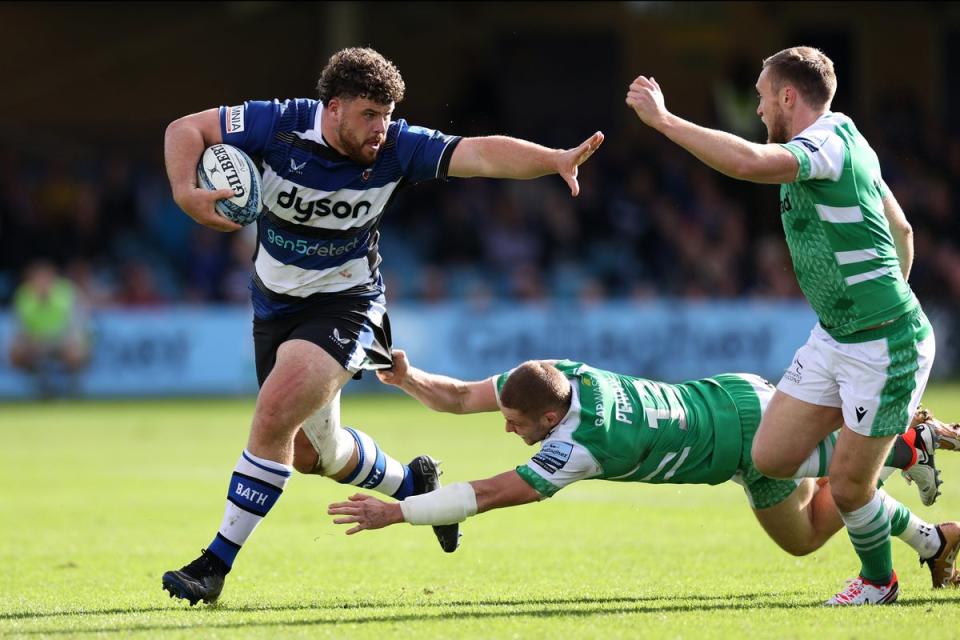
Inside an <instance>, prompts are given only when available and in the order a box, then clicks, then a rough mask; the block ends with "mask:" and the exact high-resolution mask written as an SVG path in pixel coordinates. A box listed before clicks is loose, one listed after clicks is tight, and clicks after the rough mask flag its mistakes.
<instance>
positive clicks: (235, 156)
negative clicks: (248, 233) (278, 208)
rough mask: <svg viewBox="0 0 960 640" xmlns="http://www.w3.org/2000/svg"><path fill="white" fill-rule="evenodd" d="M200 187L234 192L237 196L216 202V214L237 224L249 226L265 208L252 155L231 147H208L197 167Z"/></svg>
mask: <svg viewBox="0 0 960 640" xmlns="http://www.w3.org/2000/svg"><path fill="white" fill-rule="evenodd" d="M197 184H199V185H200V188H201V189H209V190H211V191H214V190H216V189H232V190H233V193H234V194H235V195H234V196H233V197H232V198H229V199H226V200H217V202H216V204H215V205H214V206H215V208H216V209H217V213H219V214H220V215H222V216H223V217H224V218H226V219H227V220H232V221H234V222H236V223H237V224H250V223H251V222H253V221H254V220H256V219H257V218H258V217H259V216H260V211H261V209H262V208H263V205H262V203H261V201H260V194H261V192H262V189H261V185H260V172H259V171H257V167H256V165H254V164H253V160H251V159H250V156H248V155H247V154H245V153H244V152H243V151H241V150H240V149H238V148H236V147H234V146H231V145H229V144H215V145H213V146H211V147H207V148H206V149H205V150H204V152H203V155H202V156H201V157H200V164H198V165H197Z"/></svg>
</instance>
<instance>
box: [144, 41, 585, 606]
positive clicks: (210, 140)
mask: <svg viewBox="0 0 960 640" xmlns="http://www.w3.org/2000/svg"><path fill="white" fill-rule="evenodd" d="M404 91H405V86H404V82H403V79H402V78H401V77H400V73H399V72H398V71H397V69H396V67H394V65H393V64H392V63H391V62H390V61H388V60H387V59H386V58H384V57H383V56H382V55H380V54H379V53H377V52H376V51H374V50H372V49H361V48H350V49H344V50H342V51H339V52H337V53H335V54H334V55H333V56H332V57H331V58H330V61H329V63H328V64H327V66H326V68H325V69H324V70H323V72H322V74H321V77H320V81H319V83H318V92H319V98H320V99H319V101H316V100H307V99H296V100H287V101H283V102H280V101H277V100H274V101H271V102H259V101H248V102H245V103H244V104H242V105H238V106H231V107H222V108H220V109H210V110H207V111H203V112H201V113H196V114H193V115H188V116H185V117H183V118H180V119H179V120H177V121H175V122H173V123H171V124H170V126H169V127H168V128H167V132H166V140H165V158H166V163H167V173H168V177H169V179H170V186H171V188H172V190H173V195H174V198H175V200H176V201H177V203H178V204H179V205H180V207H181V208H182V209H183V211H184V212H185V213H187V215H189V216H190V217H191V218H193V219H194V220H196V221H197V222H198V223H200V224H203V225H206V226H208V227H210V228H212V229H217V230H220V231H235V230H237V229H239V228H240V227H239V225H237V224H235V223H233V222H230V221H229V220H227V219H225V218H223V217H221V216H219V215H218V214H217V213H216V212H215V210H214V207H213V205H214V201H215V200H217V199H218V198H226V197H231V196H232V191H230V190H220V191H206V190H203V189H199V188H198V187H197V183H196V166H197V161H198V160H199V158H200V156H201V154H202V153H203V151H204V148H205V147H208V146H210V145H213V144H217V143H221V142H223V143H226V144H231V145H234V146H237V147H239V148H240V149H243V150H244V151H246V152H247V153H249V154H252V155H257V156H262V157H263V165H264V185H263V186H264V189H263V193H264V194H265V197H266V200H265V202H264V203H263V204H264V208H265V213H264V214H263V216H261V218H260V220H259V221H258V225H259V231H260V237H261V238H264V237H267V234H268V233H269V234H273V236H274V237H277V236H280V237H296V238H299V239H301V240H302V243H303V244H304V246H307V243H309V245H313V246H316V247H317V249H316V250H315V251H311V252H309V253H308V252H306V251H304V252H302V253H297V251H296V250H295V249H289V250H288V249H284V248H282V247H278V246H277V245H276V244H271V243H264V242H261V244H260V247H259V249H258V252H257V258H256V262H255V274H254V276H253V286H252V287H251V289H252V292H253V307H254V344H255V350H256V366H257V377H258V380H259V382H260V384H261V388H260V394H259V396H258V398H257V405H256V408H255V411H254V417H253V424H252V426H251V430H250V437H249V440H248V443H247V447H246V449H245V450H244V451H243V453H242V454H241V456H240V459H239V461H238V462H237V466H236V468H235V470H234V473H233V475H232V477H231V480H230V489H229V494H228V495H229V499H228V502H227V505H226V511H225V513H224V517H223V521H222V524H221V526H220V529H219V531H218V532H217V534H216V536H215V538H214V540H213V542H212V543H211V544H210V547H209V549H207V550H204V551H203V552H202V554H201V556H200V557H199V558H197V559H196V560H195V561H193V562H191V563H190V564H188V565H186V566H184V567H183V568H182V569H180V570H179V571H168V572H167V573H165V574H164V576H163V579H162V582H163V587H164V588H165V589H166V590H167V591H169V593H170V595H171V597H173V596H176V597H178V598H183V599H187V600H189V601H190V603H191V604H195V603H196V602H197V601H199V600H201V599H202V600H204V601H205V602H208V603H209V602H214V601H216V599H217V598H218V596H219V594H220V592H221V590H222V589H223V581H224V577H225V576H226V574H227V573H228V572H229V571H230V569H231V566H232V564H233V561H234V559H235V557H236V555H237V553H238V552H239V551H240V548H241V546H242V545H243V543H244V542H245V541H246V540H247V538H248V537H249V536H250V534H251V533H252V532H253V530H254V528H255V527H256V526H257V524H258V523H259V522H260V520H261V519H262V518H263V517H264V516H266V514H267V512H268V511H269V510H270V508H271V507H272V506H273V504H274V503H275V502H276V501H277V500H278V499H279V497H280V494H281V493H282V491H283V488H284V486H285V485H286V483H287V481H288V479H289V478H290V476H291V475H292V471H293V469H294V468H296V469H297V470H299V471H301V472H304V473H315V474H318V475H324V476H328V477H331V478H333V479H334V480H337V481H339V482H343V483H349V484H355V485H361V486H365V487H367V488H372V489H376V490H378V491H380V492H383V493H386V494H388V495H392V496H394V497H397V498H401V499H402V498H404V497H406V496H409V495H413V494H415V493H417V494H418V493H425V492H427V491H430V490H432V489H434V488H435V487H437V486H439V479H438V472H437V468H436V463H435V461H433V460H432V459H431V458H430V457H429V456H419V457H417V458H415V459H414V460H413V461H412V462H411V463H410V465H403V464H400V463H399V462H397V461H396V460H394V459H393V458H392V457H389V456H386V455H385V454H384V453H383V452H382V451H381V450H380V448H379V447H378V446H377V444H376V443H375V442H374V440H373V439H372V438H371V437H370V436H368V435H367V434H365V433H363V432H362V431H359V430H356V429H343V428H341V427H340V425H339V413H340V411H339V394H340V389H341V388H342V387H343V386H344V385H345V384H346V383H347V381H348V380H349V379H350V378H351V377H354V376H355V375H357V374H360V373H361V372H362V371H364V370H375V369H381V368H384V367H389V366H390V364H391V353H390V339H391V338H390V324H389V320H388V318H387V314H386V307H385V302H386V299H385V296H384V288H383V281H382V279H381V277H380V272H379V264H380V256H379V254H378V240H379V232H378V231H377V229H378V227H377V223H378V221H379V219H380V216H381V215H382V213H383V211H384V209H385V207H386V205H387V204H388V202H389V201H390V200H391V198H392V196H393V194H394V193H395V191H396V190H397V188H398V187H399V186H400V184H401V183H407V182H410V183H416V182H420V181H425V180H431V179H445V178H447V177H448V176H450V177H463V178H466V177H474V176H479V177H491V178H512V179H532V178H537V177H540V176H545V175H549V174H559V175H560V176H561V177H562V178H563V179H564V181H565V182H566V183H567V185H568V186H569V188H570V190H571V193H572V195H574V196H576V195H577V194H578V193H579V190H580V188H579V184H578V182H577V174H578V167H579V166H580V164H582V163H583V162H585V161H586V160H587V158H589V157H590V155H591V154H592V153H593V152H594V151H595V150H596V149H597V148H598V147H599V145H600V144H601V143H602V141H603V135H602V134H601V133H600V132H597V133H595V134H594V135H592V136H590V138H588V139H587V140H585V141H584V142H583V143H582V144H580V145H579V146H577V147H575V148H572V149H569V150H555V149H548V148H546V147H542V146H540V145H536V144H533V143H530V142H526V141H523V140H518V139H515V138H508V137H504V136H492V137H486V138H459V137H456V136H448V135H444V134H442V133H440V132H439V131H433V130H430V129H424V128H421V127H410V126H408V125H407V123H406V122H405V121H404V120H397V121H396V122H391V120H392V117H393V110H394V107H395V105H396V103H397V102H399V101H400V100H402V99H403V96H404ZM281 194H283V196H284V197H280V195H281ZM321 198H323V199H321ZM327 207H329V208H327ZM351 212H352V213H351ZM291 245H292V243H291ZM311 248H312V246H311ZM301 427H302V428H301ZM435 533H436V534H437V537H438V539H439V540H440V543H441V546H442V547H443V548H444V550H445V551H448V552H449V551H454V550H455V549H456V547H457V544H458V538H459V532H458V528H457V526H456V525H448V526H441V527H437V528H436V529H435Z"/></svg>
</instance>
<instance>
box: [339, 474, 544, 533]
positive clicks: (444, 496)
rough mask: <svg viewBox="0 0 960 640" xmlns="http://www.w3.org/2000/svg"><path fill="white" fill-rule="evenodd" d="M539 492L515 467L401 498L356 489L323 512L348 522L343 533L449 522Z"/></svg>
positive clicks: (519, 501) (522, 501)
mask: <svg viewBox="0 0 960 640" xmlns="http://www.w3.org/2000/svg"><path fill="white" fill-rule="evenodd" d="M540 498H541V496H540V494H539V493H537V491H536V490H535V489H534V488H533V487H531V486H530V485H529V484H527V483H526V482H525V481H524V480H523V478H521V477H520V474H518V473H517V472H516V471H507V472H504V473H501V474H500V475H497V476H494V477H492V478H488V479H486V480H474V481H473V482H458V483H456V484H451V485H448V486H446V487H442V488H440V489H437V490H436V491H432V492H430V493H424V494H422V495H419V496H411V497H409V498H407V499H406V500H403V501H402V502H394V503H388V502H384V501H383V500H380V499H378V498H374V497H373V496H368V495H365V494H362V493H357V494H354V495H352V496H350V499H349V501H348V502H337V503H334V504H331V505H330V506H329V507H328V508H327V514H328V515H331V516H342V517H339V518H335V519H334V521H333V522H334V524H352V525H355V526H354V527H353V528H351V529H349V530H347V535H353V534H354V533H357V532H360V531H364V530H365V529H382V528H383V527H388V526H390V525H392V524H399V523H401V522H409V523H410V524H429V525H440V524H453V523H454V522H463V521H464V520H466V519H467V518H469V517H470V516H472V515H475V514H477V513H483V512H485V511H490V510H491V509H498V508H500V507H512V506H516V505H521V504H527V503H529V502H536V501H537V500H539V499H540Z"/></svg>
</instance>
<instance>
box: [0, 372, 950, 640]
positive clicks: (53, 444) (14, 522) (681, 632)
mask: <svg viewBox="0 0 960 640" xmlns="http://www.w3.org/2000/svg"><path fill="white" fill-rule="evenodd" d="M926 403H927V405H928V406H930V407H931V408H932V409H934V410H935V411H936V412H937V414H938V415H940V416H941V417H944V418H950V417H952V418H953V419H958V418H960V386H957V385H950V386H948V385H939V386H934V387H933V388H931V389H930V390H929V392H928V394H927V398H926ZM252 409H253V401H252V400H251V399H245V400H203V401H201V400H184V401H162V402H133V401H131V402H111V403H108V402H84V403H67V402H63V403H53V404H46V405H38V404H21V405H6V406H2V407H0V636H3V637H25V638H33V637H55V638H69V637H81V638H86V637H92V636H98V637H108V638H109V637H113V638H127V637H141V638H155V637H160V638H196V637H203V638H229V639H231V640H234V639H237V638H261V637H267V636H273V637H278V638H296V637H310V638H318V637H321V638H322V637H336V638H378V639H382V638H394V637H397V638H407V637H416V638H527V637H529V638H541V637H550V636H555V637H565V638H603V639H608V638H638V637H649V638H697V639H701V638H704V639H706V638H743V637H749V638H811V637H817V638H842V637H847V638H859V637H863V636H864V635H869V636H870V637H871V638H876V637H901V638H902V637H914V636H915V637H918V638H921V639H922V640H929V639H931V638H956V637H958V635H960V632H958V630H957V629H958V624H960V592H958V591H956V590H950V591H936V592H935V591H933V590H931V589H930V586H929V575H928V573H927V571H926V569H925V568H921V567H919V566H918V565H917V561H916V556H915V555H914V554H913V552H912V551H911V550H910V549H909V548H908V547H906V545H904V544H903V543H901V542H899V541H894V554H895V555H894V558H895V562H896V568H897V572H898V575H899V576H900V583H901V590H902V592H901V596H900V600H899V602H898V603H897V604H896V605H894V606H890V607H882V608H865V609H853V610H851V609H843V610H830V609H824V608H822V607H821V606H820V603H821V602H822V601H823V600H824V599H826V598H827V597H829V596H830V595H832V594H833V593H834V592H836V591H837V590H838V589H840V588H841V587H842V586H843V582H844V579H845V578H848V577H851V576H853V575H854V574H855V573H856V571H857V569H858V563H857V561H856V557H855V555H854V553H853V550H852V548H851V546H850V543H849V541H848V540H847V538H846V536H845V535H843V534H840V535H837V536H835V537H834V539H833V540H831V541H830V542H829V543H828V544H827V545H826V546H825V547H824V548H823V549H821V550H820V551H818V552H817V553H815V554H813V555H811V556H807V557H804V558H794V557H792V556H789V555H787V554H786V553H784V552H782V551H780V550H779V549H778V548H777V547H776V546H775V545H774V544H773V543H772V542H770V541H769V540H768V539H767V538H766V536H765V535H764V533H763V532H762V531H761V529H760V527H759V525H757V523H756V522H755V521H754V519H753V516H752V514H751V513H750V511H749V509H748V508H747V503H746V500H745V498H744V496H743V493H742V491H741V489H740V488H739V487H737V486H736V485H733V484H732V483H727V484H724V485H720V486H718V487H697V486H659V487H654V486H646V485H639V484H618V483H610V482H600V481H592V482H584V483H580V484H578V485H574V486H572V487H569V488H568V489H565V490H563V491H561V492H560V493H559V494H557V496H556V497H554V498H552V499H550V500H548V501H545V502H542V503H539V504H535V505H528V506H525V507H516V508H513V509H507V510H501V511H495V512H491V513H488V514H483V515H481V516H478V517H475V518H472V519H470V520H468V521H467V522H466V523H464V525H462V529H463V531H464V538H463V544H462V546H461V548H460V549H459V550H458V551H457V552H456V553H454V554H451V555H447V554H444V553H442V552H441V551H440V549H439V545H438V544H437V542H436V540H435V539H434V537H433V534H432V532H431V531H430V529H429V528H428V527H411V526H407V525H399V526H396V527H392V528H389V529H385V530H381V531H373V532H363V533H361V534H359V535H357V536H351V537H349V538H348V537H347V536H345V535H344V533H343V532H344V530H345V529H344V528H341V527H337V526H335V525H333V524H332V521H331V520H332V519H331V518H330V517H328V516H327V515H326V514H325V509H326V505H327V504H328V503H330V502H332V501H337V500H341V499H343V498H344V497H346V496H347V495H349V494H350V493H352V492H353V491H354V489H353V488H351V487H344V486H341V485H337V484H334V483H333V482H330V481H329V480H325V479H320V478H316V477H305V476H295V477H294V479H293V480H292V482H291V483H290V484H289V485H288V486H287V490H286V492H285V493H284V496H283V498H282V499H281V500H280V502H279V503H278V505H277V506H276V507H275V508H274V510H273V511H272V512H271V513H270V515H269V516H268V517H267V518H266V519H265V521H264V522H263V524H262V525H261V526H260V528H259V529H258V530H257V531H256V533H255V534H254V535H253V536H252V537H251V539H250V540H249V541H248V543H247V545H246V546H245V547H244V550H243V551H242V552H241V554H240V556H239V558H238V560H237V563H236V565H235V566H234V570H233V572H232V573H231V574H230V575H229V576H228V579H227V584H226V588H225V589H224V592H223V595H222V596H221V599H220V603H219V604H218V605H217V606H216V607H207V606H203V605H198V606H197V607H195V608H193V609H191V608H190V607H189V606H188V605H187V604H186V603H185V602H183V601H179V600H170V599H169V598H167V594H166V593H165V592H163V591H161V588H160V576H161V574H162V573H163V572H164V571H166V570H168V569H172V568H179V567H180V566H181V565H183V564H185V563H186V562H188V561H190V560H192V559H193V558H194V557H196V555H197V554H198V552H199V550H200V548H201V547H205V546H206V545H207V544H208V543H209V542H210V540H211V539H212V537H213V535H214V533H215V532H216V529H217V527H218V526H219V524H220V517H221V515H222V511H223V505H224V495H225V491H226V485H227V481H228V478H229V474H230V471H231V469H232V468H233V465H234V463H235V462H236V459H237V457H238V456H239V453H240V451H241V450H242V448H243V447H244V445H245V443H246V435H247V428H248V425H249V421H250V416H251V414H252ZM343 418H344V420H345V422H346V424H350V425H357V426H358V427H360V428H362V429H364V430H366V431H368V432H369V433H371V434H372V435H373V436H374V437H375V438H377V440H378V441H379V442H380V444H381V445H382V446H383V447H384V448H385V449H386V450H387V451H388V452H390V453H391V454H392V455H393V456H394V457H396V458H398V459H400V460H401V461H404V462H405V461H407V460H409V459H410V458H413V457H414V456H416V455H418V454H421V453H430V454H431V455H433V456H435V457H438V458H440V459H442V460H444V469H445V470H446V473H445V475H444V478H443V479H444V481H445V482H448V483H449V482H454V481H459V480H471V479H476V478H482V477H488V476H490V475H493V474H495V473H499V472H501V471H504V470H506V469H510V468H512V467H514V466H516V465H517V464H520V463H522V462H524V461H525V460H526V459H527V458H528V457H529V456H530V455H531V454H532V453H533V451H534V449H532V448H527V447H525V446H524V445H523V443H522V442H520V440H519V438H517V437H515V436H509V435H506V434H504V433H503V426H502V422H501V420H500V419H499V417H498V416H497V415H496V414H486V415H480V416H451V415H443V414H437V413H432V412H429V411H428V410H426V409H423V408H421V407H420V406H419V405H418V404H416V403H415V402H414V401H413V400H410V399H408V398H405V397H401V396H353V397H347V398H346V399H345V401H344V407H343ZM939 463H940V467H941V468H942V469H943V476H944V479H945V482H946V484H945V485H944V495H943V496H942V497H941V498H940V500H939V501H938V503H937V504H936V505H935V506H934V507H931V508H924V507H922V506H920V502H919V499H918V498H917V495H916V490H915V489H914V488H913V487H907V486H906V485H905V484H904V483H903V482H902V481H901V480H900V479H899V478H893V479H891V481H890V483H889V484H888V487H889V489H890V492H891V493H892V494H893V495H895V496H896V497H897V498H899V499H900V500H902V501H903V502H905V503H906V504H907V505H908V506H909V507H910V508H911V509H914V510H915V511H916V512H917V513H918V514H919V515H920V516H921V517H923V518H925V519H927V520H929V521H932V522H939V521H942V520H947V519H960V454H952V453H949V452H945V453H943V454H942V455H941V456H940V458H939Z"/></svg>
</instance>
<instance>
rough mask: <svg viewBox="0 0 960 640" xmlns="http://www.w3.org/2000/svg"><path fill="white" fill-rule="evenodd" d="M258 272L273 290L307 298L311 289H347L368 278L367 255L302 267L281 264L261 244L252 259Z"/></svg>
mask: <svg viewBox="0 0 960 640" xmlns="http://www.w3.org/2000/svg"><path fill="white" fill-rule="evenodd" d="M255 266H256V270H257V275H258V276H260V280H261V281H262V282H263V284H265V285H266V286H267V288H268V289H270V290H271V291H274V292H276V293H282V294H286V295H291V296H296V297H298V298H306V297H307V296H310V295H313V294H314V293H321V292H323V293H336V292H338V291H346V290H347V289H352V288H353V287H356V286H359V285H362V284H364V283H365V282H367V281H368V280H369V278H370V263H369V262H368V260H367V258H366V256H364V257H363V258H356V259H354V260H349V261H347V262H345V263H343V264H341V265H338V266H335V267H331V268H329V269H322V270H316V269H301V268H300V267H295V266H293V265H289V264H283V263H282V262H280V261H279V260H277V259H276V258H274V257H273V256H271V255H270V254H269V253H267V250H266V249H265V248H264V247H263V245H261V246H260V248H259V250H258V251H257V260H256V263H255Z"/></svg>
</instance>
